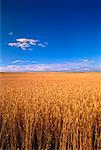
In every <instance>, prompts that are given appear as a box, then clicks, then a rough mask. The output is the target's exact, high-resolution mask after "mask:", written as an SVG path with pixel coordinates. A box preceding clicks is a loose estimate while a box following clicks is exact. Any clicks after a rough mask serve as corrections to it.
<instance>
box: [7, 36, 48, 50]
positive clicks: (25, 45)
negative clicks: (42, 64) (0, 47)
mask: <svg viewBox="0 0 101 150" xmlns="http://www.w3.org/2000/svg"><path fill="white" fill-rule="evenodd" d="M8 45H9V46H11V47H17V48H20V49H22V50H32V48H31V47H32V46H40V47H43V48H44V47H46V46H47V44H46V42H43V43H42V42H40V41H39V40H35V39H28V38H19V39H16V42H10V43H8Z"/></svg>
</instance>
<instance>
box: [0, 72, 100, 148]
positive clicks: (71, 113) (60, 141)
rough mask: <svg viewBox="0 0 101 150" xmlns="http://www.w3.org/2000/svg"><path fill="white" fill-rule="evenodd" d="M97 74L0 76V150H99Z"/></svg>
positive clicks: (98, 80)
mask: <svg viewBox="0 0 101 150" xmlns="http://www.w3.org/2000/svg"><path fill="white" fill-rule="evenodd" d="M100 86H101V75H100V73H41V72H40V73H1V74H0V148H1V149H0V150H101V90H100V89H101V87H100Z"/></svg>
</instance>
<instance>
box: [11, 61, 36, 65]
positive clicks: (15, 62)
mask: <svg viewBox="0 0 101 150" xmlns="http://www.w3.org/2000/svg"><path fill="white" fill-rule="evenodd" d="M18 63H20V64H22V63H37V61H35V60H14V61H12V64H18Z"/></svg>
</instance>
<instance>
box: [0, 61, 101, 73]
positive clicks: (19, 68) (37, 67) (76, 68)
mask: <svg viewBox="0 0 101 150" xmlns="http://www.w3.org/2000/svg"><path fill="white" fill-rule="evenodd" d="M0 71H2V72H26V71H27V72H30V71H67V72H80V71H101V68H100V65H99V64H94V63H92V62H91V63H90V61H89V63H88V62H83V61H82V62H80V61H79V62H78V61H75V62H66V63H53V64H30V65H28V64H27V65H17V64H14V65H8V66H3V67H0Z"/></svg>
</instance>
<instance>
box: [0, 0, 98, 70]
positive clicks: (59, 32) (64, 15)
mask: <svg viewBox="0 0 101 150" xmlns="http://www.w3.org/2000/svg"><path fill="white" fill-rule="evenodd" d="M100 6H101V4H100V1H99V0H82V1H81V0H1V15H2V17H1V56H0V57H1V58H0V70H1V71H97V70H99V69H100V48H101V43H100V38H101V29H100V27H101V20H100V17H101V11H100Z"/></svg>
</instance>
